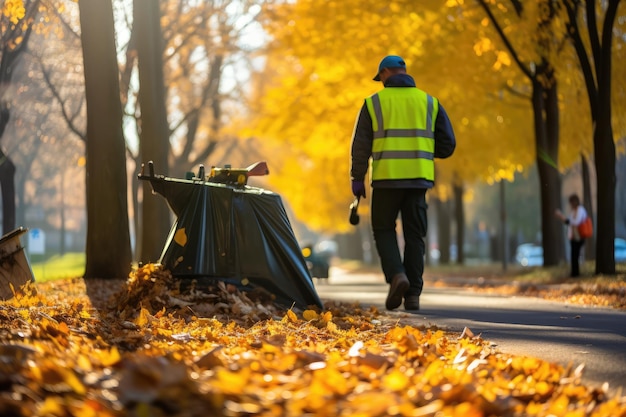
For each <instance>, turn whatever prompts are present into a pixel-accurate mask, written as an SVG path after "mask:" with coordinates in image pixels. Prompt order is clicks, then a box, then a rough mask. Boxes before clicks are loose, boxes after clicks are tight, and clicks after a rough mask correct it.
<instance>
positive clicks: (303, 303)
mask: <svg viewBox="0 0 626 417" xmlns="http://www.w3.org/2000/svg"><path fill="white" fill-rule="evenodd" d="M139 178H140V179H143V180H147V181H150V183H151V184H152V189H153V190H154V191H155V192H156V193H158V194H161V195H162V196H163V197H164V198H165V199H166V200H167V203H168V204H169V206H170V208H171V209H172V211H173V212H174V214H175V215H176V220H175V222H174V224H173V226H172V229H171V231H170V234H169V236H168V239H167V242H166V243H165V247H164V249H163V253H162V255H161V259H160V263H161V264H163V265H164V267H165V268H167V269H168V270H169V271H171V272H172V275H173V276H175V277H177V278H181V279H198V278H211V279H220V280H224V281H227V282H231V283H234V284H236V285H238V286H240V287H244V289H245V287H248V288H254V287H261V288H263V289H265V290H266V291H268V292H270V293H272V294H273V295H274V296H275V297H276V301H277V302H278V303H281V304H283V305H285V306H287V307H291V306H292V305H294V304H295V305H296V306H297V307H299V308H301V309H305V308H307V307H308V306H311V305H316V306H319V307H322V303H321V301H320V299H319V297H318V295H317V293H316V291H315V287H314V286H313V282H312V279H311V276H310V274H309V271H308V269H307V265H306V261H305V260H304V257H303V255H302V252H301V250H300V246H299V245H298V242H297V240H296V238H295V235H294V233H293V230H292V228H291V224H290V222H289V218H288V217H287V213H286V212H285V209H284V207H283V204H282V200H281V198H280V196H279V195H278V194H275V193H273V192H270V191H267V190H264V189H261V188H255V187H249V186H231V185H226V184H219V183H213V182H209V181H204V180H197V179H191V180H182V179H174V178H167V177H164V176H154V175H148V176H145V175H143V174H140V175H139Z"/></svg>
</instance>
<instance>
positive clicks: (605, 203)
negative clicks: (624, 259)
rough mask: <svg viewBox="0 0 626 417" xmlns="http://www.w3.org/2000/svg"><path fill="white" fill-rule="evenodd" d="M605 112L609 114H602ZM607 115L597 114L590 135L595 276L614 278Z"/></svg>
mask: <svg viewBox="0 0 626 417" xmlns="http://www.w3.org/2000/svg"><path fill="white" fill-rule="evenodd" d="M605 109H606V107H605ZM605 111H608V112H609V113H608V114H607V115H604V112H605ZM610 112H611V109H610V106H609V108H608V109H607V110H601V111H600V112H599V116H598V123H597V124H596V130H595V132H594V135H593V136H594V137H593V143H594V152H595V162H596V163H595V167H596V176H597V177H596V178H597V180H596V181H597V187H598V191H597V192H598V194H597V198H598V207H597V210H598V218H597V220H596V223H597V228H596V237H597V242H596V274H608V275H615V185H616V182H617V180H616V178H615V142H613V130H612V129H611V122H610V114H611V113H610ZM607 119H608V120H607Z"/></svg>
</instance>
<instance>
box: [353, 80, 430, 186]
mask: <svg viewBox="0 0 626 417" xmlns="http://www.w3.org/2000/svg"><path fill="white" fill-rule="evenodd" d="M365 102H366V104H367V110H368V111H369V114H370V116H371V118H372V127H373V129H374V141H373V144H372V180H373V181H377V180H402V179H420V178H423V179H426V180H429V181H434V180H435V163H434V155H435V120H436V118H437V112H438V111H439V102H438V100H437V99H436V98H434V97H432V96H430V95H428V94H427V93H425V92H424V91H422V90H420V89H419V88H414V87H386V88H384V89H382V90H381V91H379V92H378V93H376V94H374V95H373V96H371V97H368V98H366V99H365Z"/></svg>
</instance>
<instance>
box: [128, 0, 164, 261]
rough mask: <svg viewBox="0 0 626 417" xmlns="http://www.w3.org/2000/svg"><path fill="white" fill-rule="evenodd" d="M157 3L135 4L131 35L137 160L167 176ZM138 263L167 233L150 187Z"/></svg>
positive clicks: (154, 253) (154, 254) (153, 255)
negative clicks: (150, 163)
mask: <svg viewBox="0 0 626 417" xmlns="http://www.w3.org/2000/svg"><path fill="white" fill-rule="evenodd" d="M159 3H160V2H159V0H149V1H145V0H135V1H134V5H133V12H134V13H133V16H134V19H133V31H134V32H135V36H136V42H137V44H136V45H137V57H138V63H137V64H138V70H139V97H138V98H139V100H138V104H139V109H140V113H141V114H140V122H139V123H138V126H139V138H140V141H139V158H140V159H141V160H142V161H145V162H146V163H147V162H148V161H153V162H154V163H155V166H156V167H158V169H159V170H160V171H161V172H168V153H169V152H168V151H169V126H168V123H167V111H166V108H165V104H166V97H165V86H164V80H163V36H162V34H161V10H160V7H159ZM142 190H143V201H142V204H141V225H142V226H141V228H140V230H138V231H137V232H138V233H137V234H138V236H140V247H141V251H140V255H139V259H141V260H142V261H144V262H148V261H156V260H158V259H159V257H160V255H161V251H162V249H163V243H164V242H165V240H166V238H167V234H168V232H169V208H168V207H167V204H166V203H165V201H164V200H163V199H161V198H153V197H152V196H151V194H152V186H151V185H150V184H149V183H148V182H144V184H143V188H142Z"/></svg>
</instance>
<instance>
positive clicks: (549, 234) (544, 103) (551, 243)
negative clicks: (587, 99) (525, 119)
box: [532, 78, 565, 266]
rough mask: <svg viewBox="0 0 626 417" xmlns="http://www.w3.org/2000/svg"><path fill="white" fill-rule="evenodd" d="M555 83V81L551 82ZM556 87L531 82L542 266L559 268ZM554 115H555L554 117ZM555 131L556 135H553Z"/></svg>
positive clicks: (561, 244) (561, 237)
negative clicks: (539, 205) (556, 212)
mask: <svg viewBox="0 0 626 417" xmlns="http://www.w3.org/2000/svg"><path fill="white" fill-rule="evenodd" d="M554 83H556V81H554ZM555 102H556V84H554V85H553V86H552V87H550V88H546V87H544V86H543V85H542V83H541V82H540V81H539V80H538V78H535V79H533V93H532V103H533V114H534V123H535V144H536V147H537V150H536V154H537V172H538V174H539V193H540V197H541V235H542V246H543V264H544V266H555V265H558V264H559V262H560V261H561V259H563V257H564V243H565V242H564V235H563V228H562V224H561V223H560V222H558V221H556V219H555V217H554V213H555V211H556V210H557V209H559V208H560V207H561V178H560V174H559V171H558V130H556V129H558V127H557V128H555V127H554V126H551V125H550V124H553V123H556V124H558V110H555V108H554V104H555ZM555 112H556V113H555ZM555 130H556V134H555Z"/></svg>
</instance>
